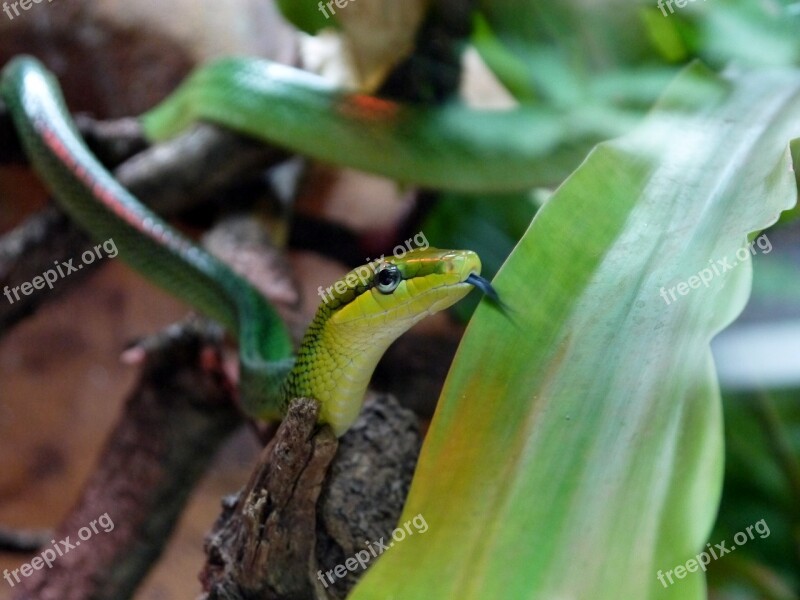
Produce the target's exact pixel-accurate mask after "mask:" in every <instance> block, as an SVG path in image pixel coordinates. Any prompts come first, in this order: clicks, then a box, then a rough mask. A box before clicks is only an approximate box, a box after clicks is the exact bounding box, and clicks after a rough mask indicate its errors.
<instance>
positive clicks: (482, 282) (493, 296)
mask: <svg viewBox="0 0 800 600" xmlns="http://www.w3.org/2000/svg"><path fill="white" fill-rule="evenodd" d="M466 282H467V283H470V284H472V285H474V286H475V287H476V288H478V289H479V290H480V291H482V292H483V293H484V294H486V296H487V297H488V298H489V299H490V300H491V301H492V302H495V303H497V304H498V305H501V306H502V304H503V303H502V302H501V301H500V296H498V295H497V291H496V290H495V289H494V288H493V287H492V284H491V283H489V281H488V280H487V279H484V278H483V277H481V276H480V275H476V274H475V273H470V275H469V277H467V279H466Z"/></svg>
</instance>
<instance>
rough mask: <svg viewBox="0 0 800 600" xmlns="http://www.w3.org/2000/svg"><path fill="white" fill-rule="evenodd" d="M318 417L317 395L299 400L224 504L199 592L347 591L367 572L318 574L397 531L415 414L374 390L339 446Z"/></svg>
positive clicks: (211, 598)
mask: <svg viewBox="0 0 800 600" xmlns="http://www.w3.org/2000/svg"><path fill="white" fill-rule="evenodd" d="M316 418H317V404H316V402H315V401H313V400H307V399H302V400H295V401H294V402H293V403H292V406H291V408H290V411H289V414H288V415H287V418H286V419H285V420H284V421H283V423H282V424H281V427H280V428H279V429H278V432H277V434H276V436H275V437H274V438H273V440H272V441H271V442H270V444H269V445H268V446H267V447H266V448H265V449H264V451H263V453H262V455H261V457H260V459H259V462H258V465H257V466H256V468H255V470H254V472H253V476H252V477H251V479H250V482H249V483H248V485H247V486H246V488H245V489H244V490H243V491H242V493H240V494H239V496H238V499H233V500H232V501H229V502H227V503H226V505H225V507H224V509H223V513H222V515H221V516H220V518H219V519H218V521H217V523H216V525H215V526H214V530H213V531H212V533H211V534H210V536H209V538H208V540H207V542H206V553H207V555H208V560H207V563H206V566H205V568H204V569H203V572H202V574H201V580H202V582H203V589H204V592H205V594H204V595H203V596H202V597H201V598H202V599H204V600H221V599H225V600H245V599H248V598H259V599H264V600H278V599H280V600H289V599H311V598H317V599H319V600H323V599H324V600H327V599H332V598H344V597H345V595H346V594H347V591H348V590H349V589H350V588H351V587H352V586H353V585H354V584H355V582H356V581H357V580H358V577H359V576H360V575H361V574H362V573H354V572H348V576H347V577H345V578H342V579H341V580H337V581H336V582H335V583H333V584H331V583H329V582H327V581H326V582H325V583H324V584H323V580H322V579H320V577H319V573H320V572H321V571H322V572H324V571H327V570H330V569H333V568H335V567H336V566H337V565H339V564H344V563H345V560H346V559H347V558H349V557H350V556H352V555H353V554H355V552H356V550H361V549H363V547H364V540H377V539H379V538H381V537H387V536H388V535H389V534H390V533H391V531H392V529H393V528H394V525H395V523H396V522H397V519H398V518H399V515H400V512H401V510H402V507H403V503H404V502H405V498H406V494H407V492H408V486H409V485H410V482H411V475H412V473H413V470H414V465H415V464H416V458H417V454H418V452H419V446H420V436H419V431H418V428H417V420H416V417H414V415H413V413H411V412H410V411H406V410H405V409H403V408H401V407H400V406H399V405H398V404H397V402H396V401H394V399H392V398H391V397H390V396H379V397H376V398H375V399H374V400H373V401H371V402H368V403H367V405H366V406H365V409H364V411H363V412H362V415H361V416H360V417H359V420H358V421H357V423H356V424H355V426H354V427H353V428H352V429H351V430H350V431H348V432H347V434H346V435H345V436H344V437H343V438H342V439H341V440H340V441H339V444H338V448H339V449H338V453H337V441H336V438H335V437H334V436H333V434H332V433H331V431H330V429H329V428H327V427H323V428H321V429H319V428H317V427H316ZM334 454H336V458H335V460H334ZM332 460H333V463H332V464H331V461H332ZM329 468H330V473H329V474H328V476H327V480H326V473H328V470H329ZM323 481H324V482H325V483H324V487H323ZM321 492H322V493H321ZM319 498H321V499H320V500H318V499H319Z"/></svg>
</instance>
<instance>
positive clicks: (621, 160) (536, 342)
mask: <svg viewBox="0 0 800 600" xmlns="http://www.w3.org/2000/svg"><path fill="white" fill-rule="evenodd" d="M698 89H703V90H705V91H704V93H694V94H689V93H687V92H688V91H695V92H696V90H698ZM532 133H533V132H532ZM798 135H800V72H798V71H762V72H759V73H749V72H742V73H736V72H728V73H726V74H725V75H724V76H722V77H716V76H713V75H710V74H709V73H708V72H706V71H705V70H704V69H703V68H701V67H700V66H697V65H695V66H693V67H690V68H688V69H687V70H686V71H685V72H684V73H683V74H682V75H681V76H680V77H679V78H678V80H677V81H676V82H674V84H673V85H671V86H670V89H669V91H668V92H667V93H666V95H665V97H664V98H663V99H662V100H661V101H660V102H659V104H658V105H657V107H656V109H655V110H654V111H653V112H652V113H651V114H650V115H649V116H648V118H647V119H646V121H645V122H644V123H643V124H642V125H641V126H640V127H639V128H637V129H636V130H635V131H633V132H632V133H631V134H629V135H627V136H625V137H624V138H621V139H619V140H616V141H613V142H610V143H604V144H601V145H600V146H598V147H597V148H596V149H595V150H594V151H593V152H592V153H591V154H590V155H589V157H588V158H587V159H586V161H585V162H584V163H583V164H582V165H581V166H580V167H579V168H578V170H577V171H575V173H573V175H572V176H571V177H569V178H568V179H567V181H566V182H565V183H564V184H563V185H562V186H561V187H560V188H559V189H558V190H557V191H556V193H555V194H554V195H553V197H552V198H551V199H550V201H549V202H547V204H545V206H544V207H543V208H542V209H541V210H540V211H539V212H538V213H537V215H536V217H535V218H534V220H533V222H532V224H531V227H530V229H529V230H528V231H527V232H526V234H525V236H524V237H523V239H522V240H521V241H520V243H519V245H518V246H517V248H516V249H515V250H514V252H513V253H512V255H511V257H510V258H509V259H508V261H507V262H506V264H505V265H504V266H503V268H502V269H501V271H500V273H499V274H498V276H497V277H496V279H495V285H496V287H497V289H498V291H499V292H500V294H501V296H502V297H503V299H504V300H505V302H506V303H507V304H508V305H509V306H510V308H511V311H512V314H511V318H510V319H509V318H506V317H504V316H503V315H501V314H500V313H499V312H498V311H496V310H494V309H493V308H492V307H491V306H489V305H487V304H486V303H484V304H482V305H481V306H480V307H479V308H478V310H477V311H476V313H475V316H474V318H473V320H472V321H471V323H470V325H469V327H468V329H467V332H466V334H465V336H464V339H463V341H462V344H461V346H460V348H459V351H458V353H457V356H456V359H455V361H454V364H453V367H452V369H451V371H450V374H449V376H448V379H447V381H446V383H445V387H444V389H443V391H442V396H441V398H440V401H439V406H438V408H437V412H436V415H435V416H434V420H433V422H432V424H431V428H430V431H429V433H428V436H427V438H426V441H425V445H424V448H423V451H422V455H421V457H420V461H419V464H418V468H417V473H416V475H415V478H414V482H413V484H412V489H411V492H410V495H409V499H408V502H407V505H406V508H405V510H404V515H403V520H407V519H409V518H411V517H413V516H414V515H417V514H422V515H423V516H424V518H425V519H426V522H427V523H428V525H429V529H428V531H427V532H426V533H424V534H417V535H412V536H408V537H407V538H406V539H405V540H403V541H402V542H399V543H395V544H394V546H393V547H392V548H391V549H390V550H389V551H388V552H387V553H386V554H385V555H383V556H382V557H381V559H380V560H379V561H378V562H377V563H376V564H375V566H374V567H373V568H372V569H371V570H370V571H369V572H368V573H367V574H366V576H365V578H364V579H363V580H362V581H361V583H360V584H359V585H358V586H357V587H356V589H355V590H354V592H353V593H352V595H351V598H353V599H355V600H364V599H370V600H372V599H377V598H387V599H388V598H402V599H403V600H417V599H419V600H431V599H434V600H438V599H450V598H459V599H462V600H464V599H476V600H477V599H484V598H503V599H504V600H505V599H508V600H516V599H541V600H583V599H586V598H591V599H593V600H605V599H608V600H628V599H636V600H647V599H649V598H659V599H661V598H666V599H674V600H694V599H699V598H703V597H704V596H705V577H704V575H703V573H701V572H695V573H690V574H689V575H688V576H686V577H685V578H683V579H676V580H675V584H673V585H671V586H669V587H666V588H665V587H664V586H662V584H661V583H659V580H658V579H657V573H658V571H659V570H662V571H668V570H671V569H674V568H675V567H676V566H678V565H681V564H684V563H686V561H687V560H688V559H690V558H693V557H694V556H695V555H696V554H698V553H699V552H700V551H701V550H702V549H703V548H704V547H705V543H706V541H707V537H708V535H709V532H710V530H711V527H712V524H713V522H714V516H715V512H716V509H717V504H718V501H719V497H720V488H721V478H722V419H721V406H720V397H719V390H718V385H717V381H716V375H715V369H714V364H713V359H712V357H711V353H710V350H709V342H710V340H711V338H712V337H713V336H714V335H715V334H716V333H717V332H719V331H720V330H721V329H723V328H724V327H725V326H727V325H728V324H729V323H730V322H731V321H732V320H733V318H734V317H735V316H736V315H737V314H738V313H739V312H740V311H741V309H742V307H743V305H744V303H745V302H746V300H747V297H748V294H749V291H750V281H751V268H752V267H751V261H746V262H744V261H743V262H742V263H741V264H737V265H736V266H734V267H733V268H729V269H728V270H726V271H725V272H719V273H716V274H714V275H713V277H712V278H710V280H709V281H708V286H705V285H699V284H698V285H699V287H697V286H695V283H696V282H697V279H690V278H692V277H693V276H696V275H697V274H698V273H701V272H702V273H704V274H706V272H705V271H702V270H703V269H709V272H711V271H710V267H711V266H713V264H714V263H715V261H717V260H720V259H727V260H728V261H729V263H730V261H732V260H736V258H735V257H736V252H737V250H738V249H740V248H741V247H742V246H743V245H744V244H746V241H747V236H748V234H750V233H751V232H754V231H758V230H761V229H763V228H765V227H767V226H768V225H769V224H771V223H773V222H774V221H775V220H776V219H777V218H778V215H779V214H780V212H781V211H782V210H785V209H787V208H789V207H791V206H792V205H793V204H794V203H795V201H796V195H797V186H796V181H795V177H794V175H793V173H792V171H791V167H792V156H793V155H792V154H790V152H789V149H788V147H787V144H788V143H789V141H790V140H792V139H793V138H795V137H797V136H798ZM793 149H794V150H795V152H794V156H797V154H798V152H797V150H798V148H796V147H794V146H793ZM718 270H719V271H722V268H718ZM689 281H692V284H691V285H692V286H694V287H692V288H689V287H688V282H689ZM681 283H685V284H686V285H687V287H686V289H685V290H684V288H683V287H680V289H681V290H684V291H687V290H688V292H687V293H686V294H685V295H681V293H680V292H678V293H677V295H676V299H675V300H671V301H670V303H669V304H667V303H666V302H665V301H664V299H662V296H661V292H662V289H663V291H664V292H665V293H666V294H667V297H668V298H669V290H670V288H673V289H678V286H679V285H680V284H681ZM748 524H749V523H747V524H744V525H748ZM720 560H726V558H722V559H720Z"/></svg>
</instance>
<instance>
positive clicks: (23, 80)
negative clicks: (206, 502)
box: [0, 57, 491, 435]
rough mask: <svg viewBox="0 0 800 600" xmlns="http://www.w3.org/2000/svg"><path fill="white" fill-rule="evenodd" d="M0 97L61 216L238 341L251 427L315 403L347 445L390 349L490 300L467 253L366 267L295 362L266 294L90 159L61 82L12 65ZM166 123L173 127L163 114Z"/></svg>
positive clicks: (347, 283)
mask: <svg viewBox="0 0 800 600" xmlns="http://www.w3.org/2000/svg"><path fill="white" fill-rule="evenodd" d="M312 91H313V90H311V91H308V93H312ZM180 93H181V92H179V94H180ZM0 96H1V97H2V98H3V100H4V101H5V103H6V105H7V106H8V109H9V111H10V113H11V115H12V118H13V120H14V123H15V126H16V128H17V131H18V132H19V136H20V138H21V140H22V143H23V146H24V148H25V151H26V154H27V155H28V157H29V159H30V161H31V163H32V164H33V166H34V168H35V169H36V171H37V172H38V173H39V175H40V177H41V178H42V179H43V180H44V182H45V184H46V185H47V186H48V188H49V189H50V191H51V192H52V194H53V195H54V197H55V198H56V199H57V200H58V202H59V203H60V205H61V206H62V207H63V208H64V209H65V210H66V212H67V213H68V214H69V215H70V216H71V217H72V218H73V219H74V220H75V221H77V222H78V224H79V225H80V226H81V227H83V228H84V229H85V230H86V231H88V232H89V234H90V235H91V236H92V237H94V238H95V239H96V240H98V241H102V240H106V239H108V238H113V239H114V241H115V244H116V245H117V247H118V249H119V255H120V257H121V258H122V259H123V260H125V261H126V262H127V263H129V264H130V265H131V266H132V267H134V268H135V269H136V270H137V271H139V272H141V273H142V274H144V275H145V276H147V277H148V278H150V279H151V280H152V281H154V282H155V283H156V284H157V285H159V286H161V287H163V288H165V289H167V290H169V291H171V292H172V293H174V294H175V295H177V296H179V297H180V298H182V299H184V300H185V301H187V302H188V303H189V304H191V305H193V306H195V307H197V308H198V309H199V310H201V311H202V312H204V313H206V314H207V315H209V316H211V317H212V318H214V319H216V320H217V321H219V322H220V323H222V324H223V325H224V326H225V327H226V328H227V329H228V330H229V331H230V332H231V333H232V334H233V335H234V336H235V337H236V338H237V339H238V344H239V362H240V397H241V402H242V405H243V407H244V408H245V410H246V411H247V412H248V413H249V414H250V415H252V416H255V417H259V418H264V419H278V418H280V417H281V416H282V415H283V414H284V413H285V410H286V407H287V405H288V402H289V400H291V399H292V398H294V397H311V398H314V399H316V400H317V401H318V402H319V403H320V422H322V423H327V424H329V425H330V426H331V427H332V429H333V430H334V432H335V433H336V434H337V435H341V434H342V433H344V432H345V431H346V430H347V428H348V427H349V426H350V425H351V424H352V422H353V421H354V420H355V418H356V417H357V415H358V412H359V410H360V407H361V403H362V400H363V396H364V392H365V389H366V386H367V384H368V382H369V379H370V377H371V375H372V373H373V371H374V368H375V365H376V363H377V361H378V360H379V358H380V357H381V355H382V354H383V352H384V351H385V349H386V348H387V347H388V346H389V344H391V342H392V341H394V340H395V339H396V338H397V337H398V336H399V335H401V334H402V333H403V332H404V331H406V330H407V329H408V328H409V327H411V326H412V325H414V324H415V323H417V322H418V321H420V320H421V319H423V318H424V317H425V316H427V315H429V314H432V313H434V312H436V311H439V310H442V309H444V308H447V307H449V306H451V305H452V304H454V303H455V302H457V301H458V300H459V299H461V298H462V297H463V296H465V295H466V294H467V293H468V292H469V291H470V290H471V289H473V287H474V286H477V287H481V288H483V289H485V290H486V289H488V290H490V289H491V288H490V287H489V286H488V282H486V281H485V280H483V279H481V278H480V277H479V274H480V268H481V264H480V260H479V259H478V256H477V255H476V254H475V253H474V252H471V251H468V250H460V251H455V250H437V249H434V248H428V249H417V250H412V251H410V252H409V253H408V254H406V255H405V256H403V257H402V258H391V259H387V260H385V261H382V262H381V263H380V264H377V265H369V266H364V267H360V268H359V269H357V270H355V271H354V272H352V273H351V274H348V276H346V277H344V278H342V279H341V280H340V281H339V282H337V283H336V284H334V286H333V289H334V290H335V292H333V293H332V294H331V295H330V297H329V298H327V299H326V301H323V303H322V304H321V305H320V307H319V309H318V311H317V313H316V316H315V317H314V320H313V321H312V323H311V326H310V327H309V329H308V331H307V333H306V335H305V337H304V339H303V341H302V344H301V346H300V348H299V350H298V352H297V358H296V360H295V359H294V358H293V356H292V344H291V340H290V338H289V335H288V333H287V331H286V328H285V326H284V324H283V322H282V321H281V319H280V318H279V317H278V315H277V314H276V312H275V310H274V309H273V308H272V306H271V305H270V304H269V303H268V302H267V301H266V300H265V299H264V298H263V297H262V296H261V295H260V294H259V292H257V291H256V290H255V289H254V288H253V287H252V286H251V285H250V284H249V283H248V282H247V281H246V280H244V279H243V278H241V277H240V276H238V275H237V274H235V273H234V272H233V271H232V270H231V269H230V268H229V267H227V266H226V265H225V264H224V263H222V262H221V261H219V260H218V259H216V258H215V257H213V256H212V255H210V254H209V253H207V252H206V251H204V250H203V249H201V248H199V247H198V246H196V245H195V244H194V243H193V242H192V241H190V240H189V239H188V238H186V237H184V236H182V235H181V234H180V233H178V232H176V231H175V230H174V229H172V227H171V226H170V225H169V224H168V223H166V222H165V221H164V220H163V219H161V218H160V217H158V216H157V215H155V214H154V213H153V212H152V211H150V210H149V209H148V208H146V207H145V206H144V205H143V204H142V203H141V202H140V201H139V200H137V199H136V198H135V197H134V196H133V195H132V194H130V193H129V192H128V191H127V190H126V189H125V188H124V187H122V186H121V185H120V184H119V183H118V182H117V181H116V180H115V179H114V177H113V176H112V175H111V174H110V173H109V172H108V171H107V170H106V169H105V168H104V167H103V166H102V165H101V164H100V162H99V161H98V160H97V159H96V158H95V157H94V156H93V155H92V153H91V152H90V151H89V149H88V148H87V147H86V145H85V144H84V142H83V140H82V139H81V138H80V136H79V134H78V132H77V130H76V127H75V125H74V123H73V122H72V119H71V117H70V115H69V112H68V111H67V109H66V107H65V104H64V100H63V97H62V95H61V91H60V88H59V86H58V83H57V81H56V80H55V78H54V77H53V76H52V75H51V74H50V73H49V72H48V71H47V70H46V69H45V68H44V67H43V66H42V65H41V64H40V63H39V62H38V61H37V60H36V59H34V58H30V57H17V58H15V59H13V60H12V61H10V62H9V63H8V64H7V65H6V67H5V68H4V69H3V72H2V75H0ZM160 120H161V125H163V126H166V125H167V121H168V119H166V117H165V116H164V115H162V116H161V117H160ZM276 126H278V125H277V124H276Z"/></svg>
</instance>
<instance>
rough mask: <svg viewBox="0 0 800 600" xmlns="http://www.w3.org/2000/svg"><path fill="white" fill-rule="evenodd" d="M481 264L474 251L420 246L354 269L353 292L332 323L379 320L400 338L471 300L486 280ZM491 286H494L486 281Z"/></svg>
mask: <svg viewBox="0 0 800 600" xmlns="http://www.w3.org/2000/svg"><path fill="white" fill-rule="evenodd" d="M480 272H481V261H480V258H478V255H477V254H475V253H474V252H472V251H471V250H439V249H438V248H424V249H423V248H419V249H416V250H411V251H410V252H407V253H406V254H404V255H403V256H394V257H391V258H387V259H384V260H381V261H376V262H373V263H370V264H367V265H363V266H361V267H359V268H357V269H354V270H353V271H351V272H350V273H348V275H346V276H345V277H344V278H343V281H344V282H345V283H346V284H347V292H346V293H344V294H341V295H340V296H339V298H338V300H340V301H341V304H340V305H339V306H338V307H337V308H336V309H335V311H334V314H333V315H332V316H331V320H332V321H333V322H334V323H337V324H340V323H341V324H344V323H349V324H351V325H353V324H356V323H359V322H360V323H363V324H364V325H365V326H367V325H368V326H374V325H375V324H376V323H378V322H383V323H385V324H387V326H388V327H390V328H391V329H392V330H394V329H398V331H397V332H396V334H395V335H394V336H393V338H394V337H397V336H398V335H400V333H402V332H403V331H405V330H406V329H408V328H409V327H411V326H412V325H414V324H415V323H417V322H418V321H420V320H422V319H423V318H425V317H426V316H428V315H431V314H433V313H436V312H439V311H440V310H443V309H445V308H448V307H450V306H452V305H453V304H455V303H456V302H458V301H459V300H461V298H463V297H464V296H466V295H467V294H468V293H469V292H470V291H471V290H472V289H473V287H474V286H475V281H476V278H477V279H479V280H480V281H485V280H483V279H481V278H480ZM486 283H487V285H488V282H486Z"/></svg>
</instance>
